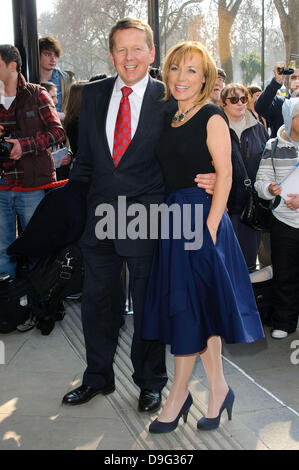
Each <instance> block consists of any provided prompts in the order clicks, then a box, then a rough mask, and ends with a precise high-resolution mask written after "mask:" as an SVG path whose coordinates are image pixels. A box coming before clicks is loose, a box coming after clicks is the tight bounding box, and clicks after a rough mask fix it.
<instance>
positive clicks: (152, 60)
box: [149, 46, 156, 65]
mask: <svg viewBox="0 0 299 470" xmlns="http://www.w3.org/2000/svg"><path fill="white" fill-rule="evenodd" d="M155 55H156V49H155V46H153V47H152V48H151V50H150V63H149V65H152V64H153V63H154V60H155Z"/></svg>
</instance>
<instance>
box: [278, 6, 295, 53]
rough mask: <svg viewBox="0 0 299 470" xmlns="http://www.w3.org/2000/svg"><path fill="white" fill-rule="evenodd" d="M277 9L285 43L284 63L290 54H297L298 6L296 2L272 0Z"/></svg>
mask: <svg viewBox="0 0 299 470" xmlns="http://www.w3.org/2000/svg"><path fill="white" fill-rule="evenodd" d="M274 4H275V7H276V9H277V12H278V15H279V18H280V25H281V30H282V33H283V37H284V42H285V51H286V61H289V59H290V54H291V53H293V54H298V53H299V39H298V33H299V5H298V0H274Z"/></svg>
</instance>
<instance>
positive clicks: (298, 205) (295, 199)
mask: <svg viewBox="0 0 299 470" xmlns="http://www.w3.org/2000/svg"><path fill="white" fill-rule="evenodd" d="M287 196H288V197H290V198H291V199H288V200H287V201H285V203H286V206H287V207H288V208H289V209H291V210H292V211H295V210H296V209H299V194H287Z"/></svg>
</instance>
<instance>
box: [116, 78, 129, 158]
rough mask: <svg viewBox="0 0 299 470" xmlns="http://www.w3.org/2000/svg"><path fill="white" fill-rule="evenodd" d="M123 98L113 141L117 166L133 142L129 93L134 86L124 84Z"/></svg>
mask: <svg viewBox="0 0 299 470" xmlns="http://www.w3.org/2000/svg"><path fill="white" fill-rule="evenodd" d="M121 91H122V94H123V96H122V99H121V100H120V104H119V109H118V114H117V118H116V123H115V130H114V143H113V154H112V158H113V162H114V166H117V165H118V164H119V162H120V160H121V157H122V156H123V154H124V153H125V151H126V149H127V147H128V145H129V143H130V142H131V107H130V101H129V95H130V94H131V93H132V91H133V90H132V88H129V87H127V86H124V87H123V88H122V89H121Z"/></svg>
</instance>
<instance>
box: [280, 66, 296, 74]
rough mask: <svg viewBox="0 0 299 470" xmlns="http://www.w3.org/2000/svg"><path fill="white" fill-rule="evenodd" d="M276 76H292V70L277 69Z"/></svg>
mask: <svg viewBox="0 0 299 470" xmlns="http://www.w3.org/2000/svg"><path fill="white" fill-rule="evenodd" d="M277 73H278V75H292V74H293V73H294V69H292V68H290V67H287V68H284V67H278V69H277Z"/></svg>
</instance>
